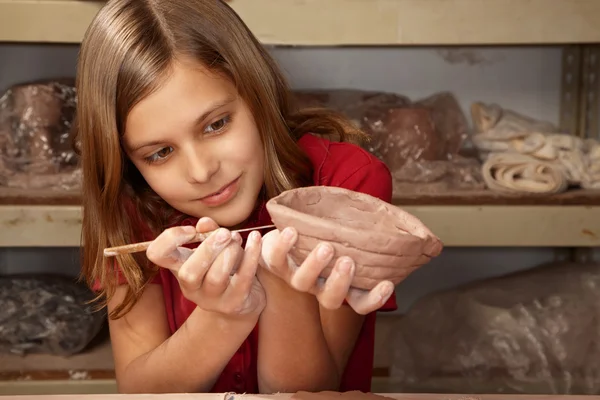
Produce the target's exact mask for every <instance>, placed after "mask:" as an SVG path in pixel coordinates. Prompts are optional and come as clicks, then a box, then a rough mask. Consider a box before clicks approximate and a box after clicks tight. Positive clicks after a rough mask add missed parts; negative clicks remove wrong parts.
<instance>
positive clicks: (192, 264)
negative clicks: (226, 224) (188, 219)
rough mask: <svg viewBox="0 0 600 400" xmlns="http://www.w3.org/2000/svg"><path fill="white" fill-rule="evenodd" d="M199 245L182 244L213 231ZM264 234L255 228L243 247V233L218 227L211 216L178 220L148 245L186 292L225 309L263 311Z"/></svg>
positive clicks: (232, 312)
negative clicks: (193, 221) (181, 222)
mask: <svg viewBox="0 0 600 400" xmlns="http://www.w3.org/2000/svg"><path fill="white" fill-rule="evenodd" d="M213 230H216V231H215V232H213V233H212V234H210V236H209V237H208V238H207V239H206V240H204V241H203V242H202V243H201V244H200V246H198V248H196V249H195V250H191V249H188V248H186V247H181V246H182V245H183V244H185V243H187V242H189V241H190V240H192V238H193V237H194V236H195V235H196V233H197V232H209V231H213ZM261 242H262V240H261V235H260V234H259V233H258V232H257V231H253V232H251V233H250V235H248V240H247V242H246V248H245V249H242V247H241V244H242V238H241V236H240V234H239V233H237V232H234V233H232V232H231V231H229V230H227V229H225V228H219V226H218V225H217V224H216V223H215V222H214V221H213V220H212V219H210V218H201V219H200V220H199V221H198V223H197V224H196V227H193V226H180V227H175V228H169V229H167V230H165V231H164V232H162V233H161V234H160V235H159V236H158V237H157V238H156V239H154V241H153V242H152V243H151V244H150V246H149V247H148V250H147V251H146V255H147V257H148V259H149V260H150V261H151V262H153V263H155V264H156V265H158V266H159V267H162V268H167V269H169V270H171V271H172V273H173V274H174V275H175V277H176V278H177V280H178V282H179V286H180V287H181V291H182V293H183V295H184V296H185V297H186V298H187V299H188V300H190V301H192V302H194V303H195V304H196V305H197V306H198V307H200V308H202V309H204V310H206V311H212V312H217V313H221V314H226V315H231V316H236V315H238V316H240V315H251V314H256V315H258V314H260V312H262V310H263V309H264V307H265V304H266V297H265V292H264V290H263V288H262V286H261V285H260V282H259V281H258V279H257V278H256V270H257V267H258V261H259V258H260V254H261Z"/></svg>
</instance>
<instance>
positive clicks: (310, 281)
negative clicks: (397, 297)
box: [261, 228, 394, 314]
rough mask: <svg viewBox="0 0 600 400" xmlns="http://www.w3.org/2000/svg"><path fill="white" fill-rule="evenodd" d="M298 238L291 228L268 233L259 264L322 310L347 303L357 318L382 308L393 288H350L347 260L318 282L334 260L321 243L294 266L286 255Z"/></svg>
mask: <svg viewBox="0 0 600 400" xmlns="http://www.w3.org/2000/svg"><path fill="white" fill-rule="evenodd" d="M297 238H298V235H297V232H296V231H295V230H294V229H291V228H287V229H284V230H283V232H279V231H278V230H276V229H275V230H273V231H270V232H269V233H267V234H266V235H265V236H264V238H263V243H262V260H261V263H262V264H263V267H264V268H266V269H267V270H269V271H270V272H271V273H273V274H274V275H277V276H278V277H279V278H281V279H283V280H284V281H285V282H287V284H288V285H290V286H291V287H293V288H294V289H296V290H298V291H301V292H307V293H312V294H314V295H315V296H316V297H317V300H318V301H319V303H320V304H321V306H323V307H324V308H327V309H337V308H340V307H341V306H342V304H343V302H344V300H346V301H347V302H348V305H349V306H350V307H352V309H353V310H354V311H355V312H357V313H358V314H368V313H370V312H373V311H375V310H377V309H379V308H380V307H381V306H383V305H384V304H385V302H386V301H387V300H388V299H389V297H390V296H391V295H392V293H393V291H394V284H393V283H392V282H391V281H386V280H383V281H381V282H379V284H377V286H375V287H374V288H373V289H371V290H370V291H367V290H361V289H356V288H353V287H351V286H350V284H351V283H352V279H353V278H354V261H353V260H352V259H351V258H349V257H339V258H338V259H337V260H336V262H335V267H334V268H333V270H332V271H331V274H330V275H329V277H328V278H327V279H324V278H321V277H320V275H321V273H322V271H323V270H324V269H325V267H326V266H327V265H328V264H329V262H330V261H331V259H332V258H333V257H334V250H333V247H332V246H331V245H330V244H328V243H321V244H320V245H319V246H317V247H316V248H315V249H313V251H312V252H311V253H310V254H309V255H308V257H306V259H305V260H304V262H303V263H302V265H300V266H298V265H296V264H295V263H294V262H293V261H292V260H291V258H290V257H288V253H289V251H290V250H291V249H292V247H293V246H294V244H295V243H296V240H297Z"/></svg>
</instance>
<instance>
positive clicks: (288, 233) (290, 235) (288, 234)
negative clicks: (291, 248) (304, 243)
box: [281, 228, 296, 243]
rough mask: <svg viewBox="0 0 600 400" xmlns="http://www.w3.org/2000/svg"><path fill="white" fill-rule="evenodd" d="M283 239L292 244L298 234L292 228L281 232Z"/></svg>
mask: <svg viewBox="0 0 600 400" xmlns="http://www.w3.org/2000/svg"><path fill="white" fill-rule="evenodd" d="M281 237H282V238H283V240H285V241H286V242H288V243H291V242H293V241H294V239H295V238H296V232H294V230H293V229H292V228H285V229H284V230H283V232H281Z"/></svg>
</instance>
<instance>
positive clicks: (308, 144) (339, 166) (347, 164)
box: [298, 133, 392, 202]
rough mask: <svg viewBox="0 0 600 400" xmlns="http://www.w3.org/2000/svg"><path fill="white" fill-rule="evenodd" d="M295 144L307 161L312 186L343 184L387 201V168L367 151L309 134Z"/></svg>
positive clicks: (389, 178)
mask: <svg viewBox="0 0 600 400" xmlns="http://www.w3.org/2000/svg"><path fill="white" fill-rule="evenodd" d="M298 145H299V146H300V148H302V150H303V151H304V152H305V153H306V155H307V156H308V158H309V159H310V160H311V163H312V165H313V181H314V184H315V185H324V186H337V187H343V188H346V189H349V190H354V191H359V192H363V193H367V194H370V195H373V196H376V197H379V198H381V199H382V200H385V201H388V202H390V201H391V196H392V176H391V173H390V170H389V168H388V167H387V166H386V165H385V163H384V162H383V161H381V160H380V159H379V158H377V157H376V156H374V155H373V154H371V153H370V152H368V151H367V150H365V149H363V148H362V147H360V146H358V145H355V144H352V143H347V142H336V141H330V140H328V139H326V138H323V137H320V136H316V135H312V134H310V133H307V134H305V135H303V136H302V137H301V138H300V139H299V140H298Z"/></svg>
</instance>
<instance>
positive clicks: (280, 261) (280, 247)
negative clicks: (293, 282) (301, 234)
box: [261, 228, 298, 281]
mask: <svg viewBox="0 0 600 400" xmlns="http://www.w3.org/2000/svg"><path fill="white" fill-rule="evenodd" d="M297 239H298V233H297V232H296V230H295V229H294V228H285V229H284V230H283V231H282V232H279V231H278V230H273V231H271V232H269V233H267V234H266V235H265V236H264V238H263V244H262V250H261V256H262V259H263V261H264V263H265V264H266V265H265V266H266V268H267V269H269V270H270V271H271V272H273V273H274V274H276V275H278V276H279V277H281V278H283V279H285V280H286V281H289V277H290V276H291V274H292V272H293V271H294V269H295V266H294V265H293V264H290V262H289V261H288V253H289V252H290V250H291V249H292V247H293V246H294V244H295V243H296V240H297Z"/></svg>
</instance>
